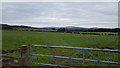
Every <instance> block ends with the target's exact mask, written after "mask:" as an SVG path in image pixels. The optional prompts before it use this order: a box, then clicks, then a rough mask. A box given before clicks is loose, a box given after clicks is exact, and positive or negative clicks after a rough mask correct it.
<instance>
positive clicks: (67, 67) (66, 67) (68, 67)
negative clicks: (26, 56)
mask: <svg viewBox="0 0 120 68" xmlns="http://www.w3.org/2000/svg"><path fill="white" fill-rule="evenodd" d="M32 64H39V65H47V66H55V67H56V66H58V67H65V68H75V67H70V66H63V65H54V64H44V63H34V62H33V63H32Z"/></svg>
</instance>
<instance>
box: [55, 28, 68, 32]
mask: <svg viewBox="0 0 120 68" xmlns="http://www.w3.org/2000/svg"><path fill="white" fill-rule="evenodd" d="M65 31H66V29H65V28H59V29H58V30H57V32H65Z"/></svg>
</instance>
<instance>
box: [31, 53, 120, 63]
mask: <svg viewBox="0 0 120 68" xmlns="http://www.w3.org/2000/svg"><path fill="white" fill-rule="evenodd" d="M32 56H47V57H54V58H65V59H68V58H69V57H64V56H53V55H39V54H32ZM71 59H74V60H85V61H94V62H98V60H92V59H82V58H71ZM100 62H103V63H110V64H120V63H119V62H111V61H100Z"/></svg>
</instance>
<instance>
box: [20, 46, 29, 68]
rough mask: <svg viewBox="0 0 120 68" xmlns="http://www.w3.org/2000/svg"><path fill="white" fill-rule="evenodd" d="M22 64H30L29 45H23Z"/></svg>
mask: <svg viewBox="0 0 120 68" xmlns="http://www.w3.org/2000/svg"><path fill="white" fill-rule="evenodd" d="M21 65H22V66H28V49H27V45H22V46H21Z"/></svg>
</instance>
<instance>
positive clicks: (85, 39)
mask: <svg viewBox="0 0 120 68" xmlns="http://www.w3.org/2000/svg"><path fill="white" fill-rule="evenodd" d="M23 44H25V45H28V46H29V45H55V46H72V47H88V48H101V49H118V36H109V35H82V34H72V33H62V32H61V33H60V32H32V31H9V30H3V32H2V45H3V46H2V47H3V49H11V48H18V47H20V46H21V45H23ZM34 51H36V52H34V53H37V54H38V53H41V54H52V55H62V56H70V55H71V54H73V53H75V52H77V51H78V50H69V49H68V50H66V49H57V48H56V49H51V48H35V49H34ZM60 52H61V53H60ZM92 53H94V54H99V55H97V57H98V58H100V59H104V57H109V59H108V58H107V59H105V60H110V61H118V56H117V54H112V53H102V52H92ZM33 57H34V58H37V57H35V56H33ZM76 57H80V55H77V56H76ZM86 57H87V58H90V57H88V55H86ZM46 58H47V57H41V59H42V60H41V61H40V62H43V63H55V64H57V63H58V62H60V61H62V60H63V59H55V60H56V61H53V58H49V59H46ZM44 59H46V60H44ZM50 60H51V61H50ZM35 61H36V60H35ZM86 63H87V65H91V64H93V63H94V64H93V66H95V65H100V64H97V63H95V62H92V63H88V62H86ZM68 64H70V65H75V66H78V65H79V64H80V62H78V61H73V60H71V61H70V62H68V63H66V64H65V65H68Z"/></svg>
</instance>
